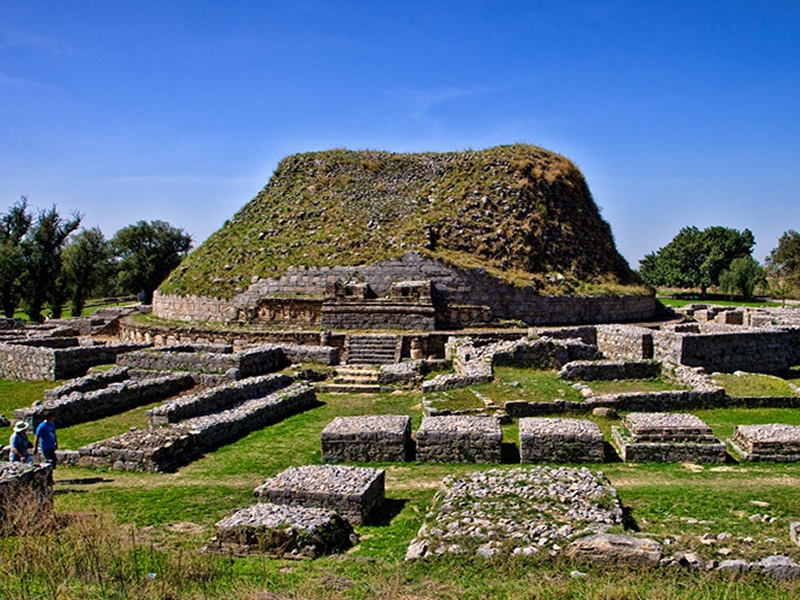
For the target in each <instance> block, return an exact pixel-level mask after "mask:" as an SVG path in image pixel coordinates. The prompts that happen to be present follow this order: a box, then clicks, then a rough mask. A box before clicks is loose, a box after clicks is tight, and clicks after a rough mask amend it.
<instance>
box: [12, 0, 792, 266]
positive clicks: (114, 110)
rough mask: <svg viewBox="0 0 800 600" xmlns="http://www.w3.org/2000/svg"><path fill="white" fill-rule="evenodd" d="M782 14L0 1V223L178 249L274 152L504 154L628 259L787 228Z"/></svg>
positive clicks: (525, 5) (719, 6)
mask: <svg viewBox="0 0 800 600" xmlns="http://www.w3.org/2000/svg"><path fill="white" fill-rule="evenodd" d="M798 115H800V2H798V1H797V0H785V1H779V0H757V1H756V0H747V1H740V0H699V1H698V0H692V1H684V0H670V1H668V2H665V1H663V0H652V1H651V0H619V1H614V0H608V1H604V0H596V1H571V0H559V1H550V0H524V1H516V0H486V1H477V0H475V1H472V0H458V1H436V0H427V1H416V0H401V1H398V0H391V1H384V0H370V1H367V0H364V1H359V2H355V1H349V0H330V1H322V0H297V1H290V0H286V1H281V0H275V1H259V2H256V1H247V0H236V1H231V2H222V1H206V0H186V1H182V0H168V1H163V0H160V1H154V0H137V1H135V2H134V1H121V0H82V1H78V0H58V1H53V0H48V1H41V0H24V1H22V0H0V198H2V202H0V209H2V210H3V211H4V210H5V209H6V208H7V207H9V206H10V205H11V204H13V203H14V202H15V201H17V200H18V199H19V197H20V196H21V195H25V196H27V197H28V199H29V202H30V204H31V205H32V206H34V207H36V208H39V209H41V208H46V207H48V206H50V205H51V204H53V203H55V204H57V206H58V208H59V210H60V211H61V212H63V213H65V214H66V213H70V212H72V211H79V212H80V213H81V214H83V215H84V225H85V226H87V227H90V226H94V225H98V226H100V228H101V229H102V230H103V232H104V233H105V234H106V237H111V236H112V235H113V234H114V232H115V231H116V230H117V229H119V228H120V227H123V226H125V225H128V224H130V223H133V222H135V221H138V220H142V219H144V220H152V219H163V220H166V221H169V222H170V223H172V224H173V225H177V226H180V227H183V228H184V229H186V230H187V231H189V232H190V233H191V234H192V236H193V238H194V240H195V242H196V244H199V243H200V242H202V241H203V240H204V239H205V238H206V237H207V236H208V235H209V234H211V233H212V232H213V231H215V230H216V229H218V228H219V227H220V226H221V225H222V223H223V222H224V221H225V219H227V218H229V217H230V216H232V215H233V214H234V213H235V212H236V211H237V210H238V209H239V208H240V207H241V206H242V205H244V204H245V203H246V202H247V201H248V200H249V199H250V198H252V197H253V196H254V195H255V194H256V193H257V192H258V190H260V189H261V187H263V186H264V184H266V182H267V181H268V180H269V177H270V175H271V174H272V171H273V170H274V168H275V166H276V165H277V162H278V161H279V160H280V159H281V158H283V157H284V156H286V155H288V154H292V153H295V152H303V151H311V150H323V149H329V148H333V147H346V148H351V149H364V148H369V149H379V150H390V151H399V152H406V151H427V150H438V151H448V150H462V149H466V148H473V149H481V148H486V147H489V146H494V145H499V144H510V143H516V142H524V143H531V144H536V145H539V146H543V147H545V148H547V149H550V150H553V151H556V152H559V153H561V154H564V155H565V156H567V157H568V158H570V159H572V160H573V161H575V162H576V163H577V165H578V166H579V167H580V168H581V170H582V171H583V172H584V174H585V175H586V178H587V180H588V183H589V186H590V188H591V189H592V192H593V194H594V197H595V200H596V201H597V203H598V204H599V205H600V206H601V208H602V210H603V215H604V217H605V218H606V219H607V220H608V221H609V223H610V224H611V227H612V230H613V232H614V235H615V238H616V240H617V245H618V247H619V248H620V250H621V252H622V253H623V254H624V255H625V257H626V258H628V260H629V261H630V262H631V265H632V266H633V267H634V268H635V267H637V266H638V261H639V259H640V258H641V257H642V256H643V255H644V254H646V253H647V252H650V251H652V250H655V249H657V248H659V247H661V246H663V245H664V244H666V243H668V242H669V240H671V239H672V237H674V235H675V234H676V233H677V232H678V230H679V229H680V228H681V227H683V226H685V225H697V226H698V227H701V228H703V227H707V226H710V225H724V226H728V227H735V228H737V229H743V228H745V227H749V228H750V229H751V230H752V231H753V232H754V233H755V236H756V241H757V246H756V251H755V255H756V257H757V258H759V259H760V260H761V259H763V257H764V256H765V255H766V254H768V253H769V251H770V250H771V249H772V248H773V247H774V246H775V245H776V243H777V239H778V237H779V236H780V234H781V233H782V232H784V231H785V230H787V229H789V228H794V229H800V198H799V197H798V196H799V195H800V194H799V193H798V190H800V116H798Z"/></svg>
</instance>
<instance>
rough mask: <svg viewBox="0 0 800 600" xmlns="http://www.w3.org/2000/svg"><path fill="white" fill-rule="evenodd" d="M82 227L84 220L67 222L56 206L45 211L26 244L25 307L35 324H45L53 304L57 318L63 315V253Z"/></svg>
mask: <svg viewBox="0 0 800 600" xmlns="http://www.w3.org/2000/svg"><path fill="white" fill-rule="evenodd" d="M80 224H81V216H80V215H78V214H74V215H72V217H71V218H69V219H67V220H65V219H64V218H62V217H61V215H59V214H58V210H56V207H55V205H53V206H52V207H51V208H50V209H49V210H46V211H42V212H40V213H39V214H38V216H37V217H36V222H35V223H34V225H33V226H32V227H31V229H30V230H29V231H28V234H27V235H26V236H25V239H24V240H23V241H22V254H23V261H24V266H25V272H24V274H23V288H24V294H23V306H24V308H25V312H27V313H28V317H29V318H30V319H31V320H32V321H41V320H42V307H43V306H44V305H45V302H48V301H49V303H50V307H51V309H53V316H55V317H58V316H60V314H61V304H62V303H63V300H64V299H65V293H64V279H63V278H62V277H60V276H61V251H62V249H63V247H64V244H66V242H67V238H68V237H69V236H70V234H72V232H73V231H75V230H76V229H77V228H78V226H79V225H80Z"/></svg>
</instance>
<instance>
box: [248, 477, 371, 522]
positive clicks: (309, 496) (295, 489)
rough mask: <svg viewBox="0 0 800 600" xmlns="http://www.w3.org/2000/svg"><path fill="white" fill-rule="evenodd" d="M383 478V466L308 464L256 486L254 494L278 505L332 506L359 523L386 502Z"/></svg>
mask: <svg viewBox="0 0 800 600" xmlns="http://www.w3.org/2000/svg"><path fill="white" fill-rule="evenodd" d="M384 480H385V472H384V470H383V469H373V468H368V467H348V466H343V465H307V466H302V467H290V468H288V469H286V470H285V471H281V472H280V473H278V474H277V475H276V476H275V477H272V478H271V479H268V480H267V481H265V482H264V484H263V485H260V486H259V487H257V488H256V489H255V495H256V497H257V498H260V499H262V500H265V501H268V502H274V503H276V504H289V505H292V506H305V507H309V508H328V509H333V510H335V511H336V512H337V513H339V514H340V515H341V516H342V517H343V518H344V519H345V520H347V521H348V522H349V523H351V524H353V525H360V524H362V523H366V522H367V521H368V520H369V516H370V513H371V512H372V511H373V510H374V509H375V508H376V507H377V506H379V505H380V504H381V503H382V502H383V498H384V493H385V483H384Z"/></svg>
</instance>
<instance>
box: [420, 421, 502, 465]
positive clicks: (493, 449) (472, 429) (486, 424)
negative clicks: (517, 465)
mask: <svg viewBox="0 0 800 600" xmlns="http://www.w3.org/2000/svg"><path fill="white" fill-rule="evenodd" d="M502 438H503V434H502V432H501V431H500V424H499V423H498V422H497V420H495V419H493V418H491V417H468V416H447V417H423V418H422V425H420V428H419V430H418V431H417V460H419V461H422V462H446V463H461V462H466V463H500V457H501V452H500V450H501V442H502Z"/></svg>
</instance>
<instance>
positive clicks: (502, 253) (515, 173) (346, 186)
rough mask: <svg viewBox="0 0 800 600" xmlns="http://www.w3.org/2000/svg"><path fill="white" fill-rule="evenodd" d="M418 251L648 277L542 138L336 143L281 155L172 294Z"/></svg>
mask: <svg viewBox="0 0 800 600" xmlns="http://www.w3.org/2000/svg"><path fill="white" fill-rule="evenodd" d="M408 251H416V252H419V253H420V254H423V255H427V256H430V257H433V258H439V259H442V260H444V261H445V262H447V263H449V264H452V265H455V266H458V267H483V268H485V269H486V270H487V271H488V272H490V273H492V274H493V275H497V276H499V277H500V278H501V279H503V280H505V281H507V282H509V283H514V284H517V285H525V286H527V285H531V286H533V287H534V288H535V289H538V290H539V291H540V293H542V294H553V293H556V294H558V293H562V294H563V293H567V294H570V293H576V292H584V291H585V289H581V288H582V287H584V288H585V286H586V284H597V283H602V284H613V285H632V284H638V283H639V282H638V279H637V278H636V276H635V274H633V272H632V271H631V269H630V268H629V266H628V264H627V262H626V261H625V259H624V258H622V256H621V255H620V254H619V253H618V252H617V250H616V247H615V244H614V239H613V236H612V234H611V229H610V227H609V226H608V224H607V223H606V222H605V221H604V220H603V219H602V217H601V216H600V213H599V210H598V208H597V206H596V204H595V203H594V200H593V199H592V196H591V193H590V191H589V188H588V186H587V184H586V181H585V180H584V177H583V175H582V174H581V173H580V171H579V170H578V168H577V167H576V166H575V165H574V164H573V163H572V162H570V161H569V160H568V159H566V158H564V157H563V156H560V155H558V154H554V153H552V152H548V151H546V150H543V149H541V148H538V147H534V146H528V145H522V144H517V145H512V146H500V147H495V148H490V149H488V150H483V151H465V152H450V153H418V154H395V153H389V152H378V151H348V150H330V151H325V152H312V153H306V154H298V155H293V156H289V157H287V158H285V159H284V160H283V161H281V163H280V164H279V165H278V168H277V169H276V171H275V173H274V174H273V176H272V178H271V179H270V181H269V183H268V184H267V185H266V186H265V187H264V188H263V189H262V190H261V191H260V192H259V193H258V195H257V196H256V197H255V198H254V199H253V200H251V201H250V202H249V203H248V204H246V205H245V206H244V207H243V208H242V209H241V210H240V211H239V212H238V213H236V215H235V216H234V217H233V218H231V219H230V220H229V221H228V222H226V223H225V224H224V225H223V227H222V228H221V229H219V230H218V231H217V232H216V233H214V234H213V235H212V236H211V237H210V238H209V239H208V240H207V241H206V242H205V243H203V244H202V245H201V246H200V247H199V248H197V249H196V250H195V251H194V252H193V253H192V254H191V255H190V256H189V257H188V258H187V259H186V260H185V261H184V263H183V264H182V265H181V267H179V268H178V269H177V270H176V271H175V272H173V274H172V275H171V276H170V277H169V278H168V280H167V281H166V282H165V283H164V284H163V285H162V288H161V291H162V292H164V293H171V294H179V295H188V294H196V295H200V296H213V297H218V298H231V297H233V296H234V295H236V294H237V293H239V292H241V291H243V290H244V289H245V288H247V286H248V284H249V283H250V280H251V278H253V277H254V276H258V277H277V276H280V275H282V274H283V273H285V272H286V270H287V269H288V268H289V267H290V266H293V265H295V266H298V265H305V266H309V267H321V266H327V265H342V266H355V265H362V264H372V263H375V262H378V261H382V260H387V259H392V258H399V257H401V256H402V255H403V254H405V253H406V252H408Z"/></svg>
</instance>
